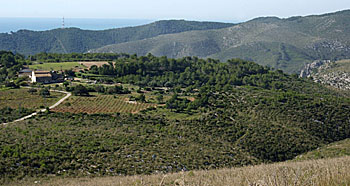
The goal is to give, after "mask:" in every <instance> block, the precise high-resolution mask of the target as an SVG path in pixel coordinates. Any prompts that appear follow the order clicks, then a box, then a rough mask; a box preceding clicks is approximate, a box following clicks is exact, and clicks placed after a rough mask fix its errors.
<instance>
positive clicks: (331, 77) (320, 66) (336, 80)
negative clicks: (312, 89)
mask: <svg viewBox="0 0 350 186" xmlns="http://www.w3.org/2000/svg"><path fill="white" fill-rule="evenodd" d="M335 65H336V62H331V61H330V60H318V61H314V62H313V63H310V64H307V65H305V68H304V69H303V70H302V71H301V73H300V77H311V78H312V79H313V80H314V81H315V82H317V83H322V84H325V85H329V86H332V87H335V88H338V89H342V90H350V72H346V71H334V70H332V68H333V67H334V66H335Z"/></svg>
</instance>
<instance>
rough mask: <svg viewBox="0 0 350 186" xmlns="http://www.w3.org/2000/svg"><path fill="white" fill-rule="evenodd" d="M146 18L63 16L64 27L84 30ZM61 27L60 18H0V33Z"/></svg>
mask: <svg viewBox="0 0 350 186" xmlns="http://www.w3.org/2000/svg"><path fill="white" fill-rule="evenodd" d="M153 21H154V20H146V19H87V18H86V19H85V18H84V19H79V18H65V19H64V23H65V28H68V27H77V28H81V29H85V30H105V29H112V28H121V27H128V26H139V25H143V24H148V23H151V22H153ZM55 28H62V18H0V33H5V32H16V31H18V30H21V29H26V30H34V31H44V30H51V29H55Z"/></svg>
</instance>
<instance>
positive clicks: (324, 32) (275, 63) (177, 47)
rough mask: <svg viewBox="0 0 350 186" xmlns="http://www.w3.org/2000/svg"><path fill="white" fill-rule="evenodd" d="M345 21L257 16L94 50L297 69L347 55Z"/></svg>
mask: <svg viewBox="0 0 350 186" xmlns="http://www.w3.org/2000/svg"><path fill="white" fill-rule="evenodd" d="M349 20H350V11H349V10H347V11H341V12H336V13H332V14H325V15H318V16H306V17H291V18H287V19H280V18H277V17H266V18H257V19H254V20H251V21H248V22H245V23H240V24H237V25H235V26H232V27H229V28H223V29H218V30H205V31H189V32H184V33H178V34H168V35H161V36H157V37H154V38H149V39H144V40H139V41H132V42H126V43H121V44H113V45H109V46H105V47H102V48H99V49H96V50H93V52H126V53H136V54H139V55H146V54H147V53H152V54H154V55H156V56H168V57H173V58H179V57H184V56H198V57H202V58H205V57H211V58H215V59H221V60H222V61H225V60H227V59H231V58H242V59H246V60H252V61H255V62H257V63H259V64H262V65H267V66H270V67H274V68H277V69H282V70H284V71H286V72H288V73H297V72H299V71H300V70H301V69H302V68H303V67H304V65H305V64H306V63H310V62H312V61H313V60H319V59H329V60H335V59H344V58H350V40H349V38H350V31H349V30H350V26H349V25H350V21H349Z"/></svg>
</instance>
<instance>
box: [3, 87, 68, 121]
mask: <svg viewBox="0 0 350 186" xmlns="http://www.w3.org/2000/svg"><path fill="white" fill-rule="evenodd" d="M50 91H51V92H60V93H64V94H67V95H66V96H64V97H63V98H62V99H60V100H58V101H57V102H56V103H55V104H53V105H51V106H50V107H49V109H53V108H55V107H57V106H58V105H59V104H61V103H62V102H63V101H64V100H66V99H68V98H69V97H70V96H71V95H72V94H71V93H69V92H65V91H60V90H50ZM45 111H46V109H41V110H39V111H36V112H34V113H32V114H30V115H27V116H24V117H22V118H19V119H16V120H15V121H11V122H8V123H2V124H0V125H7V124H11V123H16V122H18V121H23V120H25V119H28V118H31V117H33V116H35V115H37V114H38V113H40V112H45Z"/></svg>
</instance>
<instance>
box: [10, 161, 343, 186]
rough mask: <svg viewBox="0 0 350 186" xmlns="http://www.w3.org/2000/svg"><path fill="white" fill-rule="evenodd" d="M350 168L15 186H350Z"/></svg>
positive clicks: (261, 169) (281, 166)
mask: <svg viewBox="0 0 350 186" xmlns="http://www.w3.org/2000/svg"><path fill="white" fill-rule="evenodd" d="M349 165H350V156H346V157H341V158H334V159H321V160H308V161H303V162H283V163H276V164H268V165H258V166H248V167H243V168H232V169H220V170H210V171H190V172H181V173H174V174H166V175H163V174H158V175H149V176H147V175H142V176H126V177H123V176H119V177H99V178H64V179H62V178H47V179H36V180H35V179H30V180H25V181H22V182H20V183H11V185H49V186H56V185H57V186H58V185H67V186H73V185H74V186H79V185H84V186H97V185H254V186H258V185H273V186H275V185H276V186H277V185H303V186H304V185H320V186H323V185H324V186H326V185H327V186H328V185H329V186H332V185H350V166H349Z"/></svg>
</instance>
